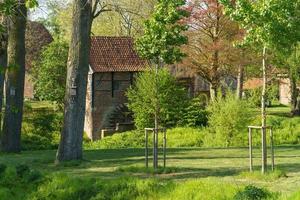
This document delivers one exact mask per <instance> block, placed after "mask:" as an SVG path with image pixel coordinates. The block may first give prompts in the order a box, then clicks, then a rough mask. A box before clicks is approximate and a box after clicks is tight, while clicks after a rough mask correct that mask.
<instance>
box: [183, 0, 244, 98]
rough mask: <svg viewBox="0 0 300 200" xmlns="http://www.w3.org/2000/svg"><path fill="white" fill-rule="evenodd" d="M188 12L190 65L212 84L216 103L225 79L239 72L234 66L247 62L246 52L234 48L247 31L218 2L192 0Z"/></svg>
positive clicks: (186, 50)
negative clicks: (230, 73) (227, 75)
mask: <svg viewBox="0 0 300 200" xmlns="http://www.w3.org/2000/svg"><path fill="white" fill-rule="evenodd" d="M187 10H189V11H190V12H191V15H190V17H189V18H188V19H187V24H188V25H189V31H188V32H187V35H188V37H189V44H188V45H187V46H186V48H185V52H186V53H187V54H188V59H187V62H188V64H189V65H190V66H191V67H192V68H194V69H195V71H196V72H197V73H199V74H200V75H201V76H202V77H203V78H204V79H205V80H206V81H208V82H209V83H210V95H211V100H214V99H215V97H216V93H217V90H218V88H219V87H220V86H221V79H222V77H224V75H226V74H227V73H228V72H230V71H231V72H233V71H235V70H234V69H233V68H234V67H232V66H238V65H241V64H242V62H243V61H244V58H242V50H241V49H239V48H235V47H234V46H233V44H234V42H235V41H237V40H240V39H241V38H242V37H243V34H244V32H243V30H241V29H240V28H239V25H238V24H237V23H236V22H234V21H232V20H231V19H230V18H229V17H228V16H226V15H224V10H223V6H222V4H220V3H219V1H218V0H192V1H190V2H189V3H188V7H187ZM232 74H233V73H232Z"/></svg>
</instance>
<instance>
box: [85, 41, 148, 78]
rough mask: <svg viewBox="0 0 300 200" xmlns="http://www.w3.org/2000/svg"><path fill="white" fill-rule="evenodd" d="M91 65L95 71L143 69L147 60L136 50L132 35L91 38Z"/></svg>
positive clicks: (132, 70)
mask: <svg viewBox="0 0 300 200" xmlns="http://www.w3.org/2000/svg"><path fill="white" fill-rule="evenodd" d="M90 65H91V67H92V69H93V71H94V72H135V71H143V70H145V68H146V66H147V62H146V61H145V60H143V59H141V58H140V57H139V56H138V55H137V53H136V51H135V50H134V42H133V39H132V38H130V37H104V36H97V37H92V38H91V52H90Z"/></svg>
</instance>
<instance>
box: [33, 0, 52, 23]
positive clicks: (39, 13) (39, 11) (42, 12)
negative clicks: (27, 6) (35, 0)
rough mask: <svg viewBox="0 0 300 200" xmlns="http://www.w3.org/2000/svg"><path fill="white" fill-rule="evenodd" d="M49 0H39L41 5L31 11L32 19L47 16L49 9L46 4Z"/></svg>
mask: <svg viewBox="0 0 300 200" xmlns="http://www.w3.org/2000/svg"><path fill="white" fill-rule="evenodd" d="M46 2H47V0H39V7H38V8H35V9H32V10H30V11H29V18H30V20H33V21H34V20H37V19H39V18H46V16H47V14H48V12H49V11H48V9H47V5H46Z"/></svg>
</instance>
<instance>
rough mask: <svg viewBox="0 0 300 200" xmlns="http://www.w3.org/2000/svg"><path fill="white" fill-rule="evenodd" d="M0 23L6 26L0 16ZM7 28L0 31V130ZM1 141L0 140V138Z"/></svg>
mask: <svg viewBox="0 0 300 200" xmlns="http://www.w3.org/2000/svg"><path fill="white" fill-rule="evenodd" d="M0 23H1V25H2V26H3V27H6V26H7V23H6V18H5V17H4V16H1V20H0ZM6 31H7V30H6V29H5V31H4V32H2V33H0V41H1V42H0V132H1V131H2V106H3V87H4V78H5V70H6V67H7V32H6ZM0 141H1V140H0Z"/></svg>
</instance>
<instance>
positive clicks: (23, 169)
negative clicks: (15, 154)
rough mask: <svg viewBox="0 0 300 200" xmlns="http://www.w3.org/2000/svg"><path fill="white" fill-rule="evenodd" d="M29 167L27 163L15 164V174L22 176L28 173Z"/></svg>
mask: <svg viewBox="0 0 300 200" xmlns="http://www.w3.org/2000/svg"><path fill="white" fill-rule="evenodd" d="M29 172H30V169H29V167H28V166H27V165H24V164H20V165H17V166H16V173H17V176H18V177H20V178H23V177H24V176H25V175H27V174H29Z"/></svg>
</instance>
